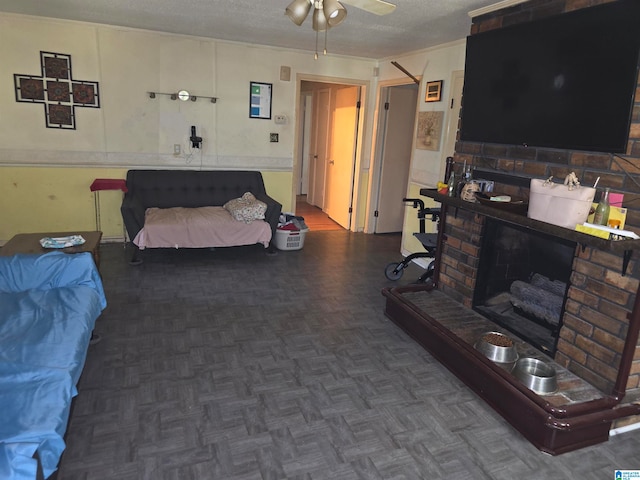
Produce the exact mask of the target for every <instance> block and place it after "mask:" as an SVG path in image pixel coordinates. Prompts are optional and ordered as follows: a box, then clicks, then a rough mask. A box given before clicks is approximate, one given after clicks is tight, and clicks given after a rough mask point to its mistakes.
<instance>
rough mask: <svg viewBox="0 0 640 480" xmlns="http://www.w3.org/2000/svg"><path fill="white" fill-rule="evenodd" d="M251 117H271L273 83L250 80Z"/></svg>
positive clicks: (266, 118)
mask: <svg viewBox="0 0 640 480" xmlns="http://www.w3.org/2000/svg"><path fill="white" fill-rule="evenodd" d="M250 83H251V84H250V87H249V88H250V90H249V118H262V119H265V120H270V119H271V90H272V88H273V85H272V84H271V83H262V82H250Z"/></svg>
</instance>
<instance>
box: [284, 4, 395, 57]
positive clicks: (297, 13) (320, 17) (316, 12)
mask: <svg viewBox="0 0 640 480" xmlns="http://www.w3.org/2000/svg"><path fill="white" fill-rule="evenodd" d="M343 3H346V4H347V5H351V6H353V7H356V8H359V9H361V10H364V11H366V12H370V13H374V14H376V15H388V14H389V13H391V12H393V11H394V10H395V9H396V6H395V5H394V4H393V3H389V2H385V1H384V0H340V1H338V0H293V1H292V2H291V3H290V4H289V6H288V7H287V8H286V9H285V12H284V13H285V15H287V16H288V17H289V18H290V19H291V21H292V22H293V23H295V24H296V25H298V26H300V25H302V23H303V22H304V21H305V19H306V18H307V16H308V15H309V12H310V11H311V9H312V8H313V25H312V26H313V29H314V30H315V32H316V54H315V58H316V59H317V58H318V32H324V34H325V36H324V43H325V47H324V54H325V55H326V54H327V31H328V30H329V29H330V28H331V27H335V26H336V25H339V24H340V23H342V22H343V21H344V19H345V18H346V17H347V9H346V8H345V7H344V5H342V4H343Z"/></svg>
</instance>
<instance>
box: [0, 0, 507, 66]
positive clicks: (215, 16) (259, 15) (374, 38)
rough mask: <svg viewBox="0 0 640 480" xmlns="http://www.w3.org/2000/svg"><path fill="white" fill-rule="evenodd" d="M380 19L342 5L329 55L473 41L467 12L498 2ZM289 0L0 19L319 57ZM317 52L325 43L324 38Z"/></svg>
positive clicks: (450, 2)
mask: <svg viewBox="0 0 640 480" xmlns="http://www.w3.org/2000/svg"><path fill="white" fill-rule="evenodd" d="M390 1H391V2H392V3H395V4H396V5H397V8H396V10H395V11H394V12H393V13H392V14H390V15H386V16H377V15H374V14H371V13H368V12H365V11H363V10H360V9H358V8H356V7H352V6H349V5H345V6H346V8H347V11H348V14H347V18H346V20H345V21H344V22H343V23H342V24H340V25H338V26H336V27H334V28H332V29H331V30H329V33H328V43H327V47H328V51H329V54H338V55H350V56H357V57H368V58H388V57H392V56H394V55H399V54H401V53H406V52H412V51H416V50H421V49H423V48H428V47H432V46H435V45H439V44H442V43H446V42H450V41H453V40H458V39H461V38H464V37H466V36H467V35H468V34H469V28H470V26H471V19H470V18H469V15H468V12H469V11H471V10H475V9H478V8H481V7H485V6H488V5H492V4H494V3H496V0H390ZM289 2H290V0H0V11H4V12H12V13H21V14H28V15H39V16H44V17H55V18H63V19H70V20H79V21H84V22H94V23H103V24H109V25H118V26H124V27H133V28H142V29H147V30H156V31H163V32H170V33H179V34H186V35H196V36H202V37H211V38H216V39H221V40H231V41H237V42H246V43H254V44H261V45H271V46H276V47H287V48H296V49H302V50H310V51H314V50H315V48H316V35H315V32H314V31H313V29H312V28H311V18H310V16H309V18H307V20H305V22H304V23H303V24H302V26H301V27H298V26H296V25H295V24H294V23H293V22H292V21H291V20H289V18H288V17H286V16H285V15H284V10H285V8H286V7H287V5H288V4H289ZM319 42H320V46H319V48H320V50H321V49H322V47H323V45H324V36H323V34H321V36H320V40H319Z"/></svg>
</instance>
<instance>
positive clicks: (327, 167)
mask: <svg viewBox="0 0 640 480" xmlns="http://www.w3.org/2000/svg"><path fill="white" fill-rule="evenodd" d="M299 85H300V97H299V98H300V103H299V112H300V115H299V116H298V118H299V123H298V125H297V132H298V133H297V134H298V138H297V140H298V149H297V152H298V155H297V156H298V162H297V166H296V167H297V168H295V169H294V171H295V182H296V187H295V193H296V212H298V210H300V209H305V208H308V206H305V205H300V207H298V204H299V203H300V202H305V203H308V204H309V205H311V206H313V207H316V208H318V209H319V210H320V211H322V212H323V213H324V214H325V215H327V217H328V218H329V219H330V221H331V222H332V223H336V224H338V225H340V227H341V228H344V229H348V230H351V229H354V220H353V218H354V216H353V214H354V202H355V201H356V200H355V192H356V189H355V183H356V176H357V169H356V164H357V158H358V154H359V153H358V152H359V151H360V138H361V132H360V123H361V121H362V119H361V116H360V104H361V103H360V98H361V96H362V91H363V88H362V86H361V85H351V84H344V83H332V82H329V81H307V80H301V81H300V84H299Z"/></svg>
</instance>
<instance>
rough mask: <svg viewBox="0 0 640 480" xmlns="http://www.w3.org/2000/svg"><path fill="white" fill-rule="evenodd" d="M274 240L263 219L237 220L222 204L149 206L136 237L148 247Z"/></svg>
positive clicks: (197, 245)
mask: <svg viewBox="0 0 640 480" xmlns="http://www.w3.org/2000/svg"><path fill="white" fill-rule="evenodd" d="M270 241H271V227H270V226H269V224H268V223H267V222H265V221H263V220H255V221H253V222H251V223H244V222H239V221H237V220H234V219H233V217H231V215H230V214H229V212H228V211H226V210H225V209H224V208H222V207H200V208H183V207H174V208H148V209H147V211H146V212H145V217H144V227H143V228H142V230H140V232H139V233H138V235H136V238H135V239H134V240H133V243H135V244H136V245H137V246H138V248H140V250H144V249H145V248H206V247H232V246H237V245H253V244H254V243H262V244H263V245H264V246H265V248H266V247H268V246H269V242H270Z"/></svg>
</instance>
